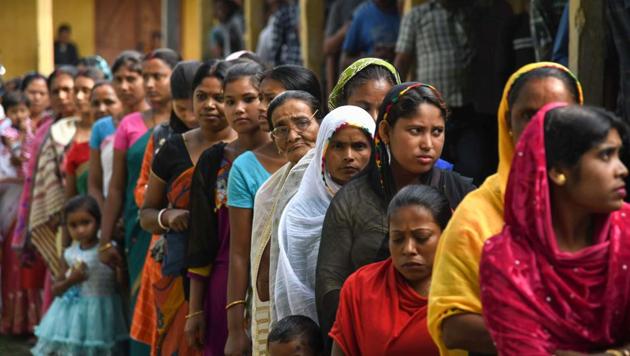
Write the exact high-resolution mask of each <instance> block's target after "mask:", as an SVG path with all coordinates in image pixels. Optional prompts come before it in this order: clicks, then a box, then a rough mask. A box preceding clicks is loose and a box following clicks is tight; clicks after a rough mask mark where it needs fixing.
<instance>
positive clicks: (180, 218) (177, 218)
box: [161, 209, 190, 232]
mask: <svg viewBox="0 0 630 356" xmlns="http://www.w3.org/2000/svg"><path fill="white" fill-rule="evenodd" d="M161 218H162V221H161V223H162V224H163V225H164V226H166V227H168V228H169V229H171V230H174V231H178V232H179V231H184V230H186V229H187V228H188V220H189V218H190V212H189V211H188V210H185V209H167V210H166V211H165V212H164V213H163V214H162V216H161Z"/></svg>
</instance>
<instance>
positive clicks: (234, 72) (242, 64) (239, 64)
mask: <svg viewBox="0 0 630 356" xmlns="http://www.w3.org/2000/svg"><path fill="white" fill-rule="evenodd" d="M233 62H234V63H235V64H234V65H233V66H231V67H230V69H228V71H227V73H226V75H225V78H224V79H223V88H224V89H225V86H226V85H228V84H229V83H231V82H234V81H236V80H239V79H241V78H244V77H249V81H250V83H251V84H252V86H254V87H255V88H258V85H259V84H260V82H259V80H260V73H261V72H262V71H263V70H264V68H263V67H262V66H261V65H260V64H258V63H255V62H252V61H250V60H238V59H237V60H235V61H233Z"/></svg>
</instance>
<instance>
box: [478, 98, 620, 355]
mask: <svg viewBox="0 0 630 356" xmlns="http://www.w3.org/2000/svg"><path fill="white" fill-rule="evenodd" d="M627 138H628V128H627V126H626V125H625V124H624V123H623V122H622V121H621V120H620V119H618V118H616V117H615V116H614V115H612V114H610V113H608V112H606V111H604V110H600V109H594V108H580V107H577V106H566V104H559V103H555V104H553V103H552V104H549V105H547V106H545V107H543V108H542V109H541V110H540V111H539V112H538V113H537V114H536V116H535V117H534V119H532V121H531V122H530V124H529V125H528V127H527V128H526V130H525V132H524V133H523V134H522V136H521V138H520V141H519V143H518V144H517V146H516V154H515V155H514V161H513V163H512V168H511V171H510V177H509V181H508V185H507V191H506V194H505V227H504V229H503V231H502V232H501V233H500V234H499V235H497V236H495V237H493V238H491V239H489V240H488V241H487V242H486V244H485V246H484V250H483V254H482V259H481V266H480V278H481V281H480V282H481V285H480V286H481V301H482V303H483V310H484V318H485V320H486V324H487V326H488V329H489V330H490V333H491V335H492V338H493V340H494V342H495V344H496V347H497V350H498V351H499V353H500V354H505V355H551V354H555V355H582V354H583V353H587V354H589V353H598V354H602V353H605V354H609V355H628V354H630V268H629V267H630V220H629V219H628V217H627V215H628V214H630V206H628V205H627V204H625V203H624V202H623V199H624V198H625V196H626V189H625V183H624V179H625V178H626V177H627V175H628V170H627V168H626V166H625V165H624V164H623V162H622V160H621V158H620V151H621V149H622V146H623V145H624V144H625V143H626V141H627ZM558 350H567V351H558Z"/></svg>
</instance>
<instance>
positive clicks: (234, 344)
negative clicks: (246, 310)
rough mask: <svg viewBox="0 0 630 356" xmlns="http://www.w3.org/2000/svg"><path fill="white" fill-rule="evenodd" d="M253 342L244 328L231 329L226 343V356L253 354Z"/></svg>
mask: <svg viewBox="0 0 630 356" xmlns="http://www.w3.org/2000/svg"><path fill="white" fill-rule="evenodd" d="M251 353H252V342H251V340H250V339H249V338H248V337H247V334H245V330H244V329H239V330H236V331H230V332H229V333H228V339H227V342H226V343H225V350H224V354H225V356H242V355H251Z"/></svg>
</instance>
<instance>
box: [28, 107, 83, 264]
mask: <svg viewBox="0 0 630 356" xmlns="http://www.w3.org/2000/svg"><path fill="white" fill-rule="evenodd" d="M75 122H76V118H66V119H61V120H59V121H57V122H55V123H54V124H52V125H51V126H50V130H49V131H48V133H47V136H46V138H45V139H44V140H43V143H42V145H41V146H40V147H39V154H38V155H37V158H36V164H35V169H34V173H33V187H32V195H31V200H30V214H29V217H28V232H29V235H30V242H32V244H33V245H34V246H35V248H36V249H37V251H38V252H39V253H40V254H41V256H42V257H43V258H44V261H45V262H46V265H47V267H48V269H49V270H50V272H51V273H52V274H53V276H58V275H59V274H60V273H62V267H61V263H60V261H61V260H60V258H59V253H58V252H59V251H58V249H57V245H58V240H57V236H58V233H59V226H60V224H61V214H62V210H63V206H64V204H65V201H66V197H65V188H64V179H63V174H62V169H61V167H62V162H63V160H64V156H65V154H66V149H67V147H68V144H69V143H70V142H71V140H72V138H73V137H74V134H75V131H76V129H75V126H74V123H75Z"/></svg>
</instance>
